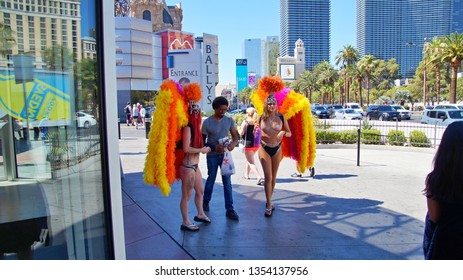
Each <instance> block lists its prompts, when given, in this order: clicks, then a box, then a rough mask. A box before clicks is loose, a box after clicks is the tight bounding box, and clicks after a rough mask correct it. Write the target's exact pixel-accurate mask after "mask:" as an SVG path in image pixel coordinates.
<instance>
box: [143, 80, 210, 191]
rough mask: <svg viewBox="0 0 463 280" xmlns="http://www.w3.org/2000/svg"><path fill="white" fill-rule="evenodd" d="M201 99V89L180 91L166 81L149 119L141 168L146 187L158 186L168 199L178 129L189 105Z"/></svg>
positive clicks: (191, 87) (191, 86)
mask: <svg viewBox="0 0 463 280" xmlns="http://www.w3.org/2000/svg"><path fill="white" fill-rule="evenodd" d="M199 100H201V87H200V86H199V84H197V83H191V84H189V85H187V86H185V87H183V89H182V88H181V87H180V85H179V84H178V83H177V82H174V81H172V80H166V81H164V82H163V83H162V85H161V88H160V90H159V92H158V96H157V98H156V110H155V111H154V113H153V116H152V123H151V127H153V128H156V129H151V130H150V133H149V135H148V139H149V140H148V148H147V155H146V159H145V167H144V181H145V183H146V184H152V185H155V186H158V187H159V188H160V190H161V193H162V194H163V195H165V196H168V195H169V193H170V190H171V187H170V185H171V184H173V183H174V181H175V179H176V178H178V175H177V174H176V170H177V169H178V168H177V167H178V164H179V158H178V157H179V156H182V155H181V154H179V153H177V151H176V150H177V149H176V146H177V142H178V141H180V140H181V136H182V135H181V131H182V128H183V127H185V126H186V125H187V124H188V121H189V118H190V107H191V106H190V103H196V102H198V101H199Z"/></svg>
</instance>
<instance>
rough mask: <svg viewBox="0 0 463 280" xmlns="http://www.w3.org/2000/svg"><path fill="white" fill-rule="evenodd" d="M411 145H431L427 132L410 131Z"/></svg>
mask: <svg viewBox="0 0 463 280" xmlns="http://www.w3.org/2000/svg"><path fill="white" fill-rule="evenodd" d="M410 145H412V146H413V147H431V144H430V143H429V139H428V137H426V133H424V132H423V131H420V130H413V131H412V132H410Z"/></svg>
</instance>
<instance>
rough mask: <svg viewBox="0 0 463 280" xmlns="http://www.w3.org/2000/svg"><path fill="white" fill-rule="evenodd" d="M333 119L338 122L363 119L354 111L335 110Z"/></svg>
mask: <svg viewBox="0 0 463 280" xmlns="http://www.w3.org/2000/svg"><path fill="white" fill-rule="evenodd" d="M334 117H335V118H336V119H340V120H361V119H362V118H363V116H362V115H361V114H360V113H359V112H357V111H355V110H354V109H339V110H336V112H335V113H334Z"/></svg>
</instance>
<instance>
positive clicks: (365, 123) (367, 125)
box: [362, 118, 373, 130]
mask: <svg viewBox="0 0 463 280" xmlns="http://www.w3.org/2000/svg"><path fill="white" fill-rule="evenodd" d="M372 128H373V125H372V124H370V122H369V121H368V119H367V118H365V119H364V120H363V121H362V130H365V129H366V130H370V129H372Z"/></svg>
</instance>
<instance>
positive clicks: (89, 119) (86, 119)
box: [76, 111, 96, 128]
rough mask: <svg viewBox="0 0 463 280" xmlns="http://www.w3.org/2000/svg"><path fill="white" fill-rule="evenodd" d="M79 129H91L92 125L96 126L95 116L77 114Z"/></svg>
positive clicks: (82, 113) (80, 112)
mask: <svg viewBox="0 0 463 280" xmlns="http://www.w3.org/2000/svg"><path fill="white" fill-rule="evenodd" d="M76 117H77V127H79V128H80V127H83V128H90V126H92V125H96V119H95V117H94V116H93V115H90V114H87V113H84V112H82V111H79V112H77V113H76Z"/></svg>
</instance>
